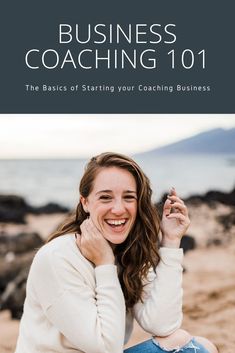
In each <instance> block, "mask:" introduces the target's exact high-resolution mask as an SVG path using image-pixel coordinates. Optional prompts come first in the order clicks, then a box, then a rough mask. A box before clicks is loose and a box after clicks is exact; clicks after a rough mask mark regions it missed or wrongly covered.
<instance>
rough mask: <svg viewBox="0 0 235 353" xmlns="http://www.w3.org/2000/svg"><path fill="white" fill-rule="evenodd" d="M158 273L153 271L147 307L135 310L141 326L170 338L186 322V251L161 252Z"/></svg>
mask: <svg viewBox="0 0 235 353" xmlns="http://www.w3.org/2000/svg"><path fill="white" fill-rule="evenodd" d="M160 256H161V260H160V263H159V264H158V266H157V269H156V273H154V271H151V272H150V273H149V276H148V281H149V282H148V284H147V285H146V286H145V287H144V297H143V303H142V302H139V303H137V304H136V305H135V306H134V316H135V318H136V320H137V322H138V323H139V325H140V326H141V327H142V328H143V329H144V330H145V331H147V332H149V333H151V334H152V335H154V336H167V335H169V334H171V333H172V332H174V331H175V330H176V329H178V328H179V327H180V326H181V322H182V317H183V314H182V296H183V290H182V265H181V263H182V258H183V252H182V249H170V248H161V249H160Z"/></svg>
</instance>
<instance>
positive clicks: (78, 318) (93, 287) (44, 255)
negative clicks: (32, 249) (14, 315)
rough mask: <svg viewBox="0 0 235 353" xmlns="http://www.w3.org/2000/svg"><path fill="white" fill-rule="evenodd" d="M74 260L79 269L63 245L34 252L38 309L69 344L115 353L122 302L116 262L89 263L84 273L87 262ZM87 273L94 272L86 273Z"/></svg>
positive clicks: (33, 278)
mask: <svg viewBox="0 0 235 353" xmlns="http://www.w3.org/2000/svg"><path fill="white" fill-rule="evenodd" d="M70 255H71V254H70ZM75 256H76V255H75ZM80 256H81V255H80ZM79 261H81V266H80V270H79V269H77V268H75V267H74V266H73V263H72V262H71V261H70V258H69V254H67V250H66V248H65V249H62V251H61V252H59V253H58V252H55V251H54V252H49V251H46V250H45V251H40V252H39V253H38V255H37V256H36V259H35V261H34V265H33V268H32V273H31V283H32V285H33V287H34V292H35V293H36V295H37V298H38V301H39V303H40V305H41V307H42V310H43V312H44V314H45V316H46V317H47V319H48V320H49V322H50V323H51V324H52V325H53V326H54V327H55V329H57V330H58V331H59V332H60V333H61V334H62V335H64V336H65V337H66V339H67V340H68V341H69V342H70V343H71V346H72V347H73V348H74V349H77V350H81V351H84V352H89V353H110V352H114V353H121V352H122V351H123V342H124V331H125V302H124V298H123V294H122V290H121V287H120V284H119V280H118V275H117V269H116V266H115V265H113V264H110V265H101V266H97V267H96V268H95V269H93V268H92V266H91V265H90V267H91V270H90V271H89V272H91V273H90V274H89V272H88V273H87V268H86V272H85V270H84V262H83V260H82V259H79ZM84 261H86V260H84ZM92 271H94V275H93V273H92ZM88 275H90V276H93V277H94V278H92V277H91V278H87V277H88ZM92 280H93V283H92Z"/></svg>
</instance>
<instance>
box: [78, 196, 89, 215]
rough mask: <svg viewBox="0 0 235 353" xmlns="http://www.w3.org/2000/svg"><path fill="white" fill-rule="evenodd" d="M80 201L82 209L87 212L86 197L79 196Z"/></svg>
mask: <svg viewBox="0 0 235 353" xmlns="http://www.w3.org/2000/svg"><path fill="white" fill-rule="evenodd" d="M80 201H81V204H82V207H83V210H84V211H85V212H86V213H89V211H88V207H87V199H86V198H85V197H83V196H81V197H80Z"/></svg>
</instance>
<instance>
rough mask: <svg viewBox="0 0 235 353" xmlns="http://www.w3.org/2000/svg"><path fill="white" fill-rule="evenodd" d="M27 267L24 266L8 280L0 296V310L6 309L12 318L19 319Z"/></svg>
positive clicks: (21, 310) (23, 297) (21, 311)
mask: <svg viewBox="0 0 235 353" xmlns="http://www.w3.org/2000/svg"><path fill="white" fill-rule="evenodd" d="M28 272H29V267H27V268H24V269H23V270H21V271H20V273H19V274H18V275H17V276H16V277H15V278H14V280H12V281H10V282H9V283H8V284H7V286H6V289H5V290H4V292H3V293H2V295H1V298H0V310H4V309H8V310H10V312H11V316H12V318H13V319H20V318H21V316H22V313H23V305H24V300H25V296H26V281H27V277H28Z"/></svg>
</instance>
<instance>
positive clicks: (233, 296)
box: [0, 202, 235, 353]
mask: <svg viewBox="0 0 235 353" xmlns="http://www.w3.org/2000/svg"><path fill="white" fill-rule="evenodd" d="M188 208H189V213H190V218H191V225H190V228H189V230H188V234H190V236H192V237H193V238H194V239H195V241H196V248H195V249H194V250H190V251H187V252H186V254H185V258H184V264H183V266H184V269H185V271H184V275H183V289H184V304H183V311H184V319H183V326H182V328H184V329H186V330H188V331H189V332H190V333H191V334H192V335H195V336H204V337H207V338H208V339H210V340H211V341H212V342H214V343H215V344H216V345H217V346H218V348H219V351H220V352H221V353H234V350H235V337H234V330H235V226H234V224H233V223H231V224H230V225H229V226H228V224H227V223H225V221H224V220H226V219H227V218H226V217H230V216H231V215H233V214H234V206H230V205H225V204H222V203H217V202H215V203H214V204H213V205H208V203H204V202H199V203H195V202H192V203H189V204H188ZM64 217H65V214H63V213H60V214H56V213H55V214H47V215H45V214H42V215H35V214H28V215H27V216H26V224H12V223H1V224H0V231H1V232H4V233H6V234H8V235H9V236H13V235H16V234H18V233H20V232H23V231H24V232H35V231H37V232H38V233H39V234H40V236H41V237H42V238H43V239H46V237H47V235H48V234H49V233H50V232H52V231H53V230H54V229H55V228H56V226H57V225H58V224H59V223H61V222H62V220H63V219H64ZM222 220H223V221H222ZM0 327H1V329H0V353H13V352H14V348H15V344H16V339H17V334H18V327H19V320H15V319H14V320H13V319H11V316H10V311H9V310H3V311H0ZM148 337H150V335H149V334H148V333H145V332H143V330H142V329H141V328H140V327H138V325H137V324H135V328H134V332H133V334H132V336H131V339H130V341H129V342H128V345H127V346H128V347H129V346H131V345H134V344H136V343H139V342H141V341H143V340H144V339H146V338H148ZM110 353H111V352H110Z"/></svg>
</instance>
